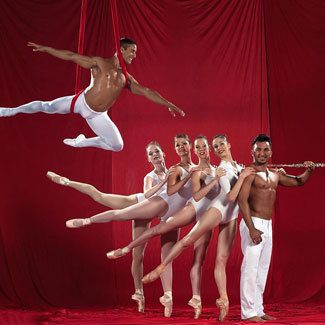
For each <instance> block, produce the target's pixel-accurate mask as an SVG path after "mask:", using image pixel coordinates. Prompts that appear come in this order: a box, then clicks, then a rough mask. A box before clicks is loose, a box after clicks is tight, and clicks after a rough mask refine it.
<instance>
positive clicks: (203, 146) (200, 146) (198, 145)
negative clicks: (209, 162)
mask: <svg viewBox="0 0 325 325" xmlns="http://www.w3.org/2000/svg"><path fill="white" fill-rule="evenodd" d="M194 152H195V154H196V155H197V156H198V158H199V159H209V158H210V148H209V144H208V141H207V140H206V139H204V138H199V139H196V140H195V141H194Z"/></svg>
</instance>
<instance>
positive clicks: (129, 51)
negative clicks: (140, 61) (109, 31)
mask: <svg viewBox="0 0 325 325" xmlns="http://www.w3.org/2000/svg"><path fill="white" fill-rule="evenodd" d="M121 53H122V56H123V59H124V61H125V63H127V64H131V63H132V60H133V59H135V58H136V56H137V54H136V53H137V46H136V45H135V44H131V45H128V46H127V47H123V46H122V47H121Z"/></svg>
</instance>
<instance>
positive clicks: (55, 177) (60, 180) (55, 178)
mask: <svg viewBox="0 0 325 325" xmlns="http://www.w3.org/2000/svg"><path fill="white" fill-rule="evenodd" d="M46 176H47V177H48V178H49V179H50V180H51V181H52V182H54V183H56V184H59V185H64V186H67V185H69V182H70V180H69V178H66V177H62V176H60V175H58V174H55V173H53V172H51V171H48V172H47V173H46Z"/></svg>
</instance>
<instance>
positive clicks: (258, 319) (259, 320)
mask: <svg viewBox="0 0 325 325" xmlns="http://www.w3.org/2000/svg"><path fill="white" fill-rule="evenodd" d="M243 320H244V321H245V322H252V323H265V322H266V320H264V319H263V318H262V317H259V316H253V317H250V318H246V319H243Z"/></svg>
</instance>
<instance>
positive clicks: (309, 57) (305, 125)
mask: <svg viewBox="0 0 325 325" xmlns="http://www.w3.org/2000/svg"><path fill="white" fill-rule="evenodd" d="M81 5H82V2H81V1H75V0H74V1H72V0H64V1H63V0H61V1H45V0H44V1H36V0H32V1H27V0H17V1H14V2H13V1H10V0H2V1H0V27H1V28H0V37H1V44H2V46H1V48H0V69H1V74H0V84H1V92H0V106H4V107H6V106H8V107H14V106H18V105H20V104H23V103H25V102H28V101H32V100H36V99H41V100H51V99H54V98H57V97H61V96H65V95H69V94H73V92H74V89H75V80H76V76H75V72H76V67H75V65H74V64H73V63H70V62H65V61H61V60H59V59H56V58H54V57H51V56H49V55H47V54H44V53H38V52H32V50H31V48H28V47H27V46H26V44H27V42H28V41H33V42H36V43H40V44H45V45H49V46H53V47H56V48H62V49H69V50H72V51H77V50H78V38H79V23H80V13H81ZM118 13H119V20H120V33H121V35H126V36H128V37H130V38H134V39H136V41H137V43H138V54H137V55H138V56H137V58H136V59H135V61H134V62H133V64H132V65H131V66H129V67H128V70H129V72H130V73H131V74H132V75H133V76H134V77H135V78H136V79H137V80H138V81H139V82H140V83H141V84H143V85H145V86H148V87H150V88H153V89H156V90H158V91H159V92H160V93H161V94H162V95H163V96H165V97H166V98H168V99H169V100H171V101H172V102H174V103H175V104H177V105H178V106H180V107H181V108H182V109H184V111H185V112H186V116H185V117H184V118H175V119H172V118H171V117H170V116H169V113H168V111H167V109H165V108H164V107H160V106H157V105H155V104H153V103H151V102H148V101H146V100H145V99H144V98H140V97H136V96H134V95H132V94H131V93H129V92H128V91H124V92H123V94H122V96H121V97H120V98H119V100H118V102H117V103H116V104H115V105H114V107H113V108H112V109H111V110H110V115H111V116H112V118H113V120H114V121H115V123H116V124H117V125H118V127H119V129H120V131H121V133H122V136H123V138H124V141H125V147H124V150H123V151H122V152H119V153H110V152H108V151H104V150H100V149H95V148H83V149H74V148H70V147H67V146H65V145H64V144H63V143H62V140H63V139H64V138H66V137H75V136H77V135H78V134H80V133H84V134H85V135H86V136H91V135H92V132H91V130H89V128H88V126H87V124H86V122H85V121H84V120H83V119H82V118H81V117H80V116H77V115H45V114H42V113H39V114H33V115H28V114H24V115H23V114H20V115H17V116H16V117H12V118H1V119H0V131H1V133H0V134H1V136H0V145H1V149H2V155H1V160H0V168H1V171H2V173H1V174H2V182H1V184H2V186H1V207H0V218H1V223H0V231H1V232H0V245H1V246H0V263H1V270H0V305H2V306H15V307H19V306H24V307H38V306H49V305H50V306H67V307H78V306H113V305H116V304H123V305H125V304H129V300H130V295H131V293H132V292H133V282H132V277H131V273H130V264H131V258H130V256H128V257H126V258H124V259H121V260H118V261H115V262H112V261H108V260H107V259H106V257H105V253H106V252H107V251H108V250H111V249H112V248H114V247H117V246H120V245H123V244H125V243H127V242H128V241H129V240H130V239H131V222H120V223H118V222H115V223H111V224H101V225H94V226H91V227H89V228H83V229H76V230H71V229H66V228H65V221H66V220H67V219H70V218H74V217H87V216H91V215H93V214H95V213H97V212H100V211H103V210H105V208H104V207H102V206H100V205H98V204H96V203H95V202H93V201H92V200H91V199H89V198H88V197H85V196H83V195H82V194H80V193H77V192H76V191H73V190H72V189H69V188H64V187H59V186H58V185H56V184H53V183H51V182H49V181H48V180H47V179H46V177H45V174H46V171H47V170H52V171H55V172H57V173H59V174H62V175H65V176H67V177H69V178H71V179H74V180H79V181H83V182H88V183H91V184H93V185H95V186H96V187H98V188H99V189H101V190H102V191H104V192H113V193H121V194H131V193H135V192H139V191H141V189H142V179H143V176H144V175H145V174H146V173H147V172H148V171H149V170H150V166H149V164H148V163H147V162H146V157H145V151H144V147H145V145H146V144H147V143H148V142H149V141H151V140H153V139H155V140H157V141H159V142H160V143H161V145H162V146H163V148H164V149H165V152H166V156H167V157H166V159H167V164H168V165H171V164H173V163H175V162H177V157H176V155H175V153H174V149H173V140H172V139H173V136H174V135H175V134H176V133H184V132H185V133H188V134H189V135H190V136H191V137H194V136H196V135H197V134H200V133H203V134H206V135H207V136H208V137H209V138H210V139H211V138H212V136H213V135H214V134H217V133H227V134H228V136H229V138H230V142H231V144H232V151H233V155H234V157H235V159H237V160H238V161H239V162H243V163H245V164H249V163H250V161H251V156H250V141H251V139H252V138H253V137H254V136H255V135H256V134H257V133H260V132H266V133H270V134H271V136H272V138H273V149H274V156H273V161H274V162H301V161H304V160H314V161H324V160H325V159H324V158H325V157H324V136H323V130H324V127H325V125H324V120H325V119H324V91H323V85H324V81H325V80H324V79H325V77H324V76H325V74H324V66H325V65H324V63H325V62H324V58H325V55H324V54H325V53H324V51H325V49H324V44H325V43H324V36H325V30H324V24H323V21H324V19H325V5H324V3H323V1H321V0H319V1H316V0H314V1H266V0H265V1H261V0H251V1H248V0H247V1H212V0H204V1H203V0H182V1H180V0H178V1H175V0H164V1H158V0H151V1H145V0H136V1H134V0H120V1H118ZM113 40H114V39H113V30H112V24H111V13H110V8H109V1H106V0H96V1H94V0H88V5H87V12H86V26H85V38H84V53H85V54H87V55H99V56H111V55H113V53H114V47H115V45H114V42H113ZM88 81H89V71H87V70H83V71H82V76H81V84H82V85H83V86H86V85H87V82H88ZM193 158H194V157H193ZM194 160H195V159H194ZM213 161H214V163H215V164H217V163H218V160H217V159H215V158H214V157H213ZM288 171H289V172H291V170H288ZM292 172H294V173H299V172H301V170H293V171H292ZM324 181H325V176H324V171H323V170H322V169H318V170H316V171H315V173H314V175H313V178H312V179H311V180H310V182H308V184H306V185H305V186H304V187H302V188H292V189H279V191H278V199H277V203H276V211H275V217H274V254H273V262H272V266H271V271H270V276H269V285H268V290H267V292H266V300H267V301H290V302H299V301H304V300H307V299H313V300H319V299H320V300H322V301H324V291H322V290H323V288H324V276H323V275H324V274H325V267H324V253H323V246H324V243H323V237H322V236H323V234H324V228H325V227H324V226H325V222H324V212H325V211H324V206H323V205H322V198H323V196H324V185H323V184H324ZM188 229H189V228H187V229H185V230H183V231H182V234H184V233H185V232H186V231H188ZM216 236H217V231H216V234H215V236H214V238H213V241H212V242H211V245H210V248H209V252H208V255H207V260H206V263H205V265H204V278H203V287H202V296H203V299H204V302H205V304H213V303H214V299H215V298H216V296H217V289H216V286H215V284H214V280H213V267H214V256H215V246H216V244H215V243H216V242H215V241H216ZM158 252H159V239H154V240H152V241H151V242H150V243H149V245H148V247H147V250H146V254H145V271H149V270H151V269H152V268H153V267H154V266H156V265H157V264H158V263H159V258H160V256H159V253H158ZM191 258H192V250H191V249H188V250H187V251H186V252H185V253H184V254H182V255H181V256H180V257H179V258H178V259H177V260H176V261H175V263H174V297H175V302H176V303H179V304H184V303H185V302H186V301H187V299H189V297H190V295H191V290H190V279H189V267H190V265H191ZM240 263H241V252H240V245H239V235H238V238H237V239H236V243H235V247H234V250H233V252H232V255H231V258H230V260H229V264H228V269H227V272H228V288H229V294H230V299H231V301H232V302H239V273H240ZM161 291H162V289H161V284H160V283H159V282H158V281H157V282H156V283H153V284H150V285H148V286H146V287H145V293H146V299H147V302H149V303H150V302H151V303H153V302H157V300H158V297H159V295H160V294H161Z"/></svg>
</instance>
